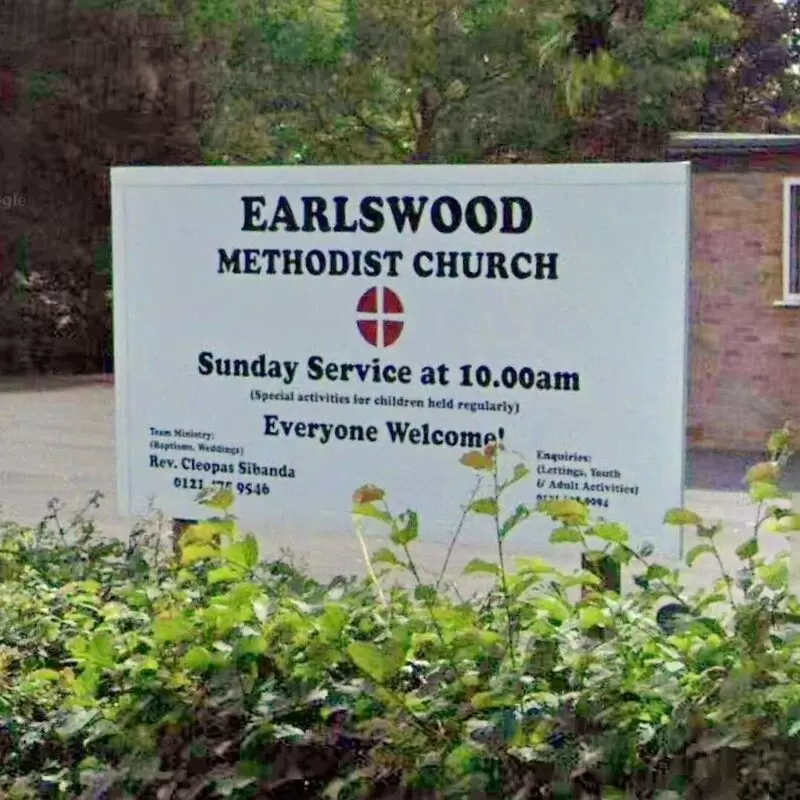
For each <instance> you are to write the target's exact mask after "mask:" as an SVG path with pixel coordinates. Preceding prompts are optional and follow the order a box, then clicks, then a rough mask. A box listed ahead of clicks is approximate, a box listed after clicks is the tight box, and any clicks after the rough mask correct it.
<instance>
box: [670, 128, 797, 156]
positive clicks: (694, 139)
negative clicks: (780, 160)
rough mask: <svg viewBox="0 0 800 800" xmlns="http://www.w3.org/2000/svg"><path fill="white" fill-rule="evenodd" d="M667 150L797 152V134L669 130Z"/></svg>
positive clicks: (686, 153)
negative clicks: (676, 131)
mask: <svg viewBox="0 0 800 800" xmlns="http://www.w3.org/2000/svg"><path fill="white" fill-rule="evenodd" d="M668 149H669V152H670V154H671V155H676V156H691V155H695V156H699V155H746V154H748V153H786V152H789V153H799V154H800V135H797V134H783V133H673V134H672V135H671V136H670V139H669V147H668Z"/></svg>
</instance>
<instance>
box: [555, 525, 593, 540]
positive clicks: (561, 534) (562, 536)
mask: <svg viewBox="0 0 800 800" xmlns="http://www.w3.org/2000/svg"><path fill="white" fill-rule="evenodd" d="M584 541H585V539H584V536H583V534H582V533H581V532H580V531H579V530H576V529H575V528H567V527H564V528H557V529H556V530H554V531H553V532H552V533H551V534H550V544H583V543H584Z"/></svg>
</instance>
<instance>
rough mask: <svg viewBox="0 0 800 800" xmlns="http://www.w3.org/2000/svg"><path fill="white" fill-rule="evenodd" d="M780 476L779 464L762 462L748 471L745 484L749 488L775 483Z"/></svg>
mask: <svg viewBox="0 0 800 800" xmlns="http://www.w3.org/2000/svg"><path fill="white" fill-rule="evenodd" d="M780 474H781V471H780V469H779V468H778V465H777V464H775V463H773V462H772V461H762V462H761V463H759V464H755V465H754V466H752V467H750V469H749V470H747V473H746V474H745V476H744V482H745V483H746V484H747V485H748V486H752V485H753V484H754V483H774V482H775V481H776V480H777V479H778V477H779V476H780Z"/></svg>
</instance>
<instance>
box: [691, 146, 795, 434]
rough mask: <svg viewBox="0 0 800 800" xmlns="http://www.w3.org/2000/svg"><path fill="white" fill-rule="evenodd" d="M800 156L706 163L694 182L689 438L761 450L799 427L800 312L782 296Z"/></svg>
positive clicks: (710, 160)
mask: <svg viewBox="0 0 800 800" xmlns="http://www.w3.org/2000/svg"><path fill="white" fill-rule="evenodd" d="M788 176H796V177H800V155H792V156H787V155H783V156H769V155H764V154H759V155H752V156H749V157H744V158H743V157H738V158H737V159H735V160H731V159H728V160H724V159H721V158H717V159H714V158H709V157H704V158H703V160H702V162H700V161H696V162H695V165H694V177H693V183H694V186H693V212H692V224H693V231H692V270H691V303H690V308H691V328H690V331H691V333H690V342H691V345H690V347H691V350H690V353H691V371H690V386H689V441H690V443H691V444H692V445H694V446H696V447H702V448H709V449H720V450H753V449H759V450H760V449H762V448H763V445H764V442H765V439H766V437H767V435H768V434H769V432H770V431H771V430H774V429H775V428H777V427H780V426H781V425H782V424H783V423H784V422H785V421H786V420H787V419H794V420H796V421H797V422H798V423H800V308H776V307H774V305H773V303H774V302H775V301H776V300H781V299H782V282H783V264H782V257H783V254H782V246H783V179H784V178H785V177H788Z"/></svg>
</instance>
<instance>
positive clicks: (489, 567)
mask: <svg viewBox="0 0 800 800" xmlns="http://www.w3.org/2000/svg"><path fill="white" fill-rule="evenodd" d="M464 574H465V575H499V574H500V567H498V566H497V564H493V563H492V562H491V561H484V560H483V559H482V558H473V559H472V561H470V562H469V564H467V565H466V566H465V567H464Z"/></svg>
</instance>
